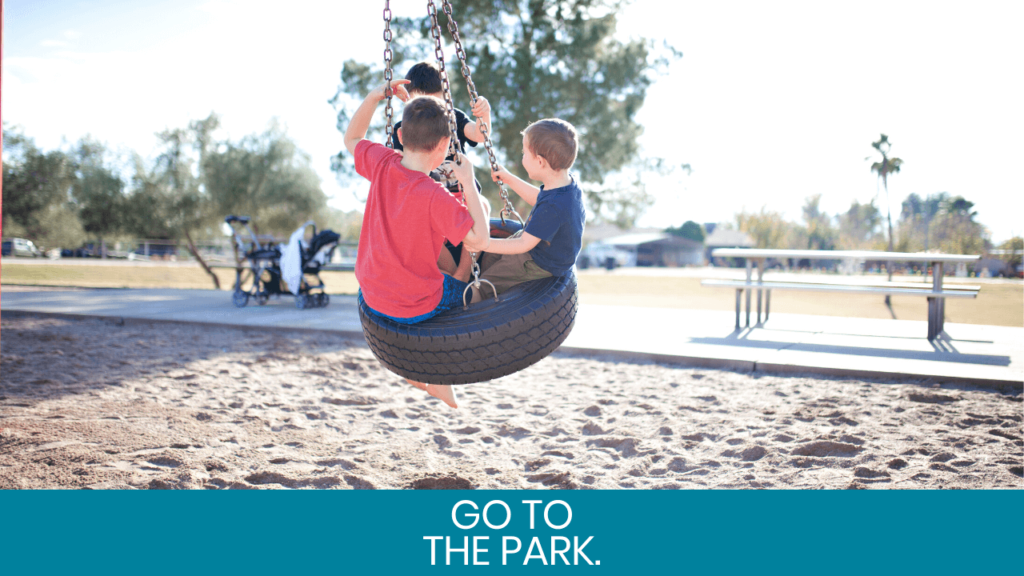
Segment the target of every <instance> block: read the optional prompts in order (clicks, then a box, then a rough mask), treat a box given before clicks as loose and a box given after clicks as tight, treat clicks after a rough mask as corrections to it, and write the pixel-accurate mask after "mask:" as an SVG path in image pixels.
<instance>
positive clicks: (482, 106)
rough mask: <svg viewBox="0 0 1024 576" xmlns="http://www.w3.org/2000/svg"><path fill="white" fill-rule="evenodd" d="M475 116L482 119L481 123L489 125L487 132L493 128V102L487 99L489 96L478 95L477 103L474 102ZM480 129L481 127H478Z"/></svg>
mask: <svg viewBox="0 0 1024 576" xmlns="http://www.w3.org/2000/svg"><path fill="white" fill-rule="evenodd" d="M473 116H476V117H477V118H479V119H480V122H479V124H485V125H487V132H488V133H490V130H491V103H490V102H488V101H487V98H484V97H483V96H477V98H476V103H475V104H473ZM478 129H479V128H478Z"/></svg>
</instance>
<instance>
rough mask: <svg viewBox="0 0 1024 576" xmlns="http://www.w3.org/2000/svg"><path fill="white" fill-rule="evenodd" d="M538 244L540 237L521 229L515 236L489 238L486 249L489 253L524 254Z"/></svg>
mask: <svg viewBox="0 0 1024 576" xmlns="http://www.w3.org/2000/svg"><path fill="white" fill-rule="evenodd" d="M537 244H540V238H537V237H536V236H534V235H533V234H530V233H529V232H527V231H525V230H523V233H522V234H521V235H519V236H517V237H515V238H491V246H490V248H488V249H487V251H488V252H490V253H491V254H525V253H526V252H529V251H530V250H533V247H534V246H536V245H537Z"/></svg>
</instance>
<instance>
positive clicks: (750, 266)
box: [747, 258, 753, 328]
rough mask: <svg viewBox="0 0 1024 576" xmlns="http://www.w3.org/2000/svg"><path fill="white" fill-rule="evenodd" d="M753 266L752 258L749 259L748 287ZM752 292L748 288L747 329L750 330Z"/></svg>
mask: <svg viewBox="0 0 1024 576" xmlns="http://www.w3.org/2000/svg"><path fill="white" fill-rule="evenodd" d="M752 266H753V262H751V260H750V258H747V285H748V286H749V285H750V278H751V272H753V270H752ZM751 292H752V290H751V289H750V288H747V328H750V293H751Z"/></svg>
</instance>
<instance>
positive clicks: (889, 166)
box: [865, 134, 903, 306]
mask: <svg viewBox="0 0 1024 576" xmlns="http://www.w3.org/2000/svg"><path fill="white" fill-rule="evenodd" d="M891 146H892V145H891V144H890V143H889V137H888V136H886V135H885V134H881V135H880V136H879V138H878V140H876V141H875V142H872V143H871V147H872V148H874V149H875V150H876V151H878V153H879V154H880V155H881V156H882V160H881V161H876V162H874V163H873V164H871V171H872V172H874V173H875V174H878V178H879V179H880V180H881V181H882V186H884V187H885V218H886V221H887V222H888V223H889V252H892V251H893V239H892V205H891V204H890V203H889V174H898V173H899V171H900V166H902V165H903V160H902V159H900V158H890V157H889V149H890V148H891ZM870 159H871V157H870V156H869V157H868V158H865V160H870ZM876 195H877V192H876ZM885 268H886V272H888V274H889V282H892V265H891V264H886V266H885ZM891 302H892V297H891V296H890V295H888V294H886V295H885V305H886V306H891Z"/></svg>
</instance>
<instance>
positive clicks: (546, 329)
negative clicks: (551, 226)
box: [359, 271, 579, 384]
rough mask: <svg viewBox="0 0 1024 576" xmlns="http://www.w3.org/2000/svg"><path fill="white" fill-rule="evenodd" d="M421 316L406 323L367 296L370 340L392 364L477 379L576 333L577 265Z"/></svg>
mask: <svg viewBox="0 0 1024 576" xmlns="http://www.w3.org/2000/svg"><path fill="white" fill-rule="evenodd" d="M500 298H501V301H500V302H495V301H494V300H493V299H491V300H487V301H485V302H479V303H477V304H474V305H473V306H471V307H470V308H469V309H468V310H464V309H463V308H462V307H459V308H457V309H455V310H449V311H447V312H444V313H442V314H438V315H437V316H435V317H433V318H431V319H429V320H426V321H424V322H420V323H418V324H411V325H410V324H399V323H398V322H395V321H394V320H391V319H389V318H384V317H382V316H378V315H376V314H373V313H372V312H370V311H369V309H368V308H367V306H366V303H365V302H363V300H362V298H360V299H359V319H360V321H361V322H362V325H363V335H364V336H365V337H366V343H367V344H368V345H369V347H370V350H371V351H373V353H374V355H375V356H376V357H377V359H378V360H380V362H381V363H382V364H383V365H384V366H385V367H386V368H387V369H389V370H391V371H392V372H394V373H396V374H398V375H400V376H404V377H406V378H410V379H412V380H416V381H418V382H425V383H428V384H470V383H473V382H484V381H487V380H493V379H495V378H500V377H502V376H507V375H509V374H512V373H514V372H518V371H520V370H522V369H523V368H526V367H527V366H530V365H532V364H534V363H536V362H538V361H539V360H541V359H542V358H544V357H545V356H547V355H548V354H550V353H551V352H553V351H554V350H555V349H556V348H558V346H559V345H560V344H561V343H562V342H563V341H564V340H565V339H566V337H567V336H569V332H570V331H571V330H572V327H573V325H574V323H575V319H576V311H577V308H578V306H579V294H578V291H577V287H576V275H575V273H574V272H572V271H569V272H568V273H566V274H565V275H563V276H559V277H557V278H545V279H542V280H533V281H531V282H524V283H523V284H520V285H518V286H513V287H512V288H511V289H509V290H508V291H507V292H504V293H503V294H502V295H501V296H500Z"/></svg>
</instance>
